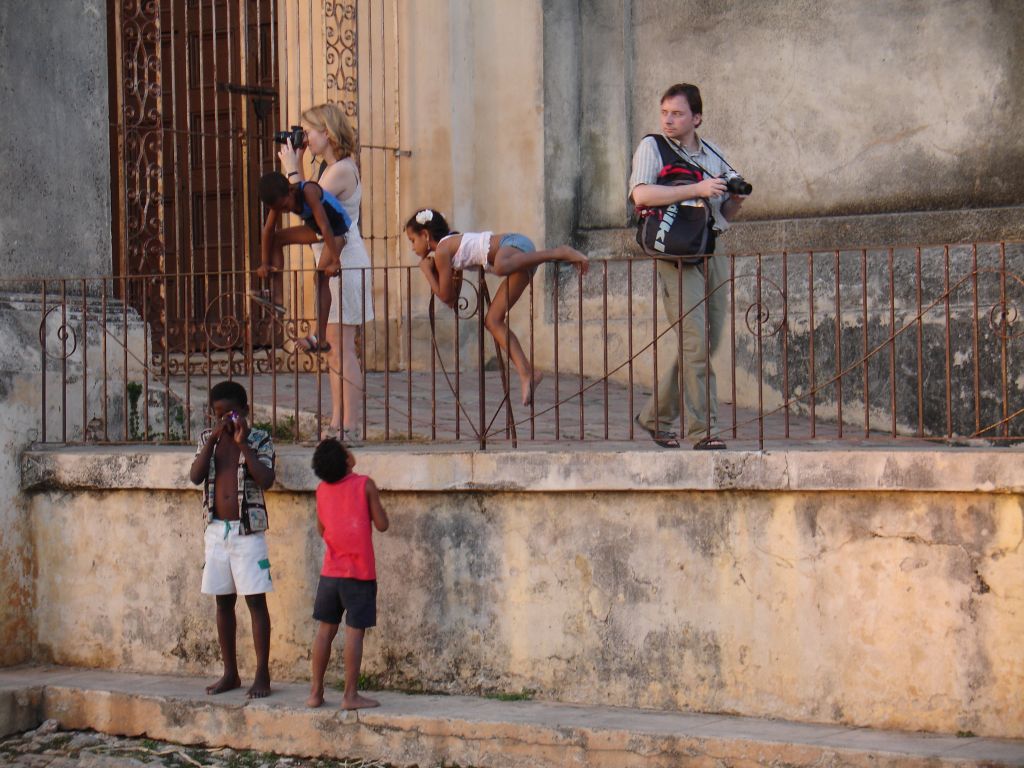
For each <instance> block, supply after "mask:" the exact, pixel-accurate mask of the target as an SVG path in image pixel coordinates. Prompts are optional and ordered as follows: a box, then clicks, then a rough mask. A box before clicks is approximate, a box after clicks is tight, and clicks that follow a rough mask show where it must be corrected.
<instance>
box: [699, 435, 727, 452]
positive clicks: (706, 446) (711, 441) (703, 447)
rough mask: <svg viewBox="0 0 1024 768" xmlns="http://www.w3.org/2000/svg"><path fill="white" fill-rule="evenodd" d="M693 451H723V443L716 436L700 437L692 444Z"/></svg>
mask: <svg viewBox="0 0 1024 768" xmlns="http://www.w3.org/2000/svg"><path fill="white" fill-rule="evenodd" d="M693 450H695V451H723V450H725V443H724V442H723V441H722V440H720V439H719V438H717V437H702V438H701V439H700V440H698V441H697V442H696V443H694V444H693Z"/></svg>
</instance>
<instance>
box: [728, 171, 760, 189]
mask: <svg viewBox="0 0 1024 768" xmlns="http://www.w3.org/2000/svg"><path fill="white" fill-rule="evenodd" d="M722 178H723V179H725V189H726V191H727V192H729V194H731V195H749V194H750V193H751V192H753V191H754V188H753V187H752V186H751V185H750V182H748V181H747V180H746V179H744V178H743V177H742V176H740V175H739V174H738V173H736V171H733V170H728V171H726V172H725V173H723V174H722Z"/></svg>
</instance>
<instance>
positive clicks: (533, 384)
mask: <svg viewBox="0 0 1024 768" xmlns="http://www.w3.org/2000/svg"><path fill="white" fill-rule="evenodd" d="M543 378H544V374H543V373H541V372H540V371H538V370H537V369H536V368H534V370H533V375H532V376H531V377H530V378H529V379H528V380H524V381H523V383H522V387H523V405H529V404H530V403H532V402H533V394H534V392H536V391H537V385H538V384H540V381H541V379H543Z"/></svg>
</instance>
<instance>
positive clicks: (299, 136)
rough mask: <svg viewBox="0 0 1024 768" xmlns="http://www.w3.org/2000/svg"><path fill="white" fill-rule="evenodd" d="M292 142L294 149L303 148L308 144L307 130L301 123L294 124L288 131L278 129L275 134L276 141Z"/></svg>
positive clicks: (279, 142)
mask: <svg viewBox="0 0 1024 768" xmlns="http://www.w3.org/2000/svg"><path fill="white" fill-rule="evenodd" d="M289 141H291V143H292V148H293V149H301V148H302V147H304V146H306V132H305V131H304V130H302V126H301V125H293V126H292V127H291V128H290V129H289V130H287V131H278V132H277V133H275V134H274V142H275V143H277V144H287V143H288V142H289Z"/></svg>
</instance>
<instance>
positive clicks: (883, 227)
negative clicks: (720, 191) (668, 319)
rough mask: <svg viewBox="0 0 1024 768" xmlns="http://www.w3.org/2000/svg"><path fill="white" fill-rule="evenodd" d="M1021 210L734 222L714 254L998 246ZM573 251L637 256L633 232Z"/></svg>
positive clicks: (585, 240) (582, 241)
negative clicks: (931, 246) (967, 244)
mask: <svg viewBox="0 0 1024 768" xmlns="http://www.w3.org/2000/svg"><path fill="white" fill-rule="evenodd" d="M1022 212H1024V208H1022V207H1021V206H1007V207H1004V208H976V209H958V210H952V211H916V212H915V211H903V212H900V213H876V214H861V215H851V216H808V217H805V218H800V219H775V220H771V221H743V220H740V221H737V222H735V223H733V225H732V226H731V227H730V228H729V232H728V234H727V235H725V236H724V237H723V238H722V240H721V241H720V242H719V246H718V248H717V250H718V252H719V253H755V252H759V253H766V252H769V251H783V250H789V251H794V250H795V251H801V250H802V251H806V250H808V249H811V250H819V251H820V250H824V251H827V250H832V249H835V248H839V249H850V248H852V249H860V248H888V247H889V246H897V247H898V246H905V245H917V244H921V245H934V244H936V243H950V244H953V243H970V242H999V241H1007V240H1022V239H1024V216H1022V215H1021V214H1022ZM576 245H577V247H579V248H581V249H582V250H583V251H585V252H586V253H588V254H589V255H590V257H591V258H608V257H610V256H611V257H623V256H630V255H633V254H635V253H637V251H638V248H637V245H636V229H635V228H634V227H624V228H622V229H581V230H579V231H578V232H577V233H576Z"/></svg>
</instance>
